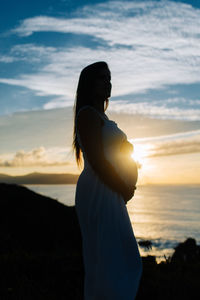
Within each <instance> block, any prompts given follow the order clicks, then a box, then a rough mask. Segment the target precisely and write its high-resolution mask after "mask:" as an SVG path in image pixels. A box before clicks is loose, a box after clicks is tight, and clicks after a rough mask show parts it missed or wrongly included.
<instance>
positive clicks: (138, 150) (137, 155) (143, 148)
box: [131, 144, 149, 165]
mask: <svg viewBox="0 0 200 300" xmlns="http://www.w3.org/2000/svg"><path fill="white" fill-rule="evenodd" d="M133 147H134V150H133V153H132V154H131V157H132V158H133V159H134V160H135V161H136V162H138V163H140V164H141V165H142V164H143V162H144V159H145V158H146V157H147V156H148V149H149V147H148V146H147V145H145V144H134V145H133Z"/></svg>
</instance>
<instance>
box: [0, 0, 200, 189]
mask: <svg viewBox="0 0 200 300" xmlns="http://www.w3.org/2000/svg"><path fill="white" fill-rule="evenodd" d="M1 4H2V5H1V10H0V19H1V27H0V173H3V174H9V175H21V174H27V173H31V172H43V173H47V172H48V173H50V172H51V173H79V172H80V170H79V169H78V168H77V167H76V164H75V159H74V155H73V153H72V148H71V143H72V130H73V111H72V106H73V103H74V98H75V91H76V86H77V82H78V77H79V74H80V71H81V69H82V68H83V67H85V66H86V65H88V64H90V63H93V62H95V61H100V60H104V61H106V62H107V63H108V65H109V67H110V70H111V75H112V86H113V89H112V97H111V98H110V105H109V107H108V110H107V112H106V113H107V115H108V116H109V118H110V119H113V120H115V121H116V123H117V124H118V126H119V127H120V128H121V129H123V130H124V132H125V133H126V134H127V136H128V139H129V141H131V142H132V143H133V145H134V148H135V159H136V160H138V161H139V163H140V165H141V168H140V170H139V183H141V184H146V183H166V184H167V183H182V184H187V183H200V1H164V0H163V1H87V0H83V1H80V0H78V1H68V0H66V1H65V0H44V1H32V0H31V1H25V0H18V1H13V0H12V1H11V0H3V1H2V3H1Z"/></svg>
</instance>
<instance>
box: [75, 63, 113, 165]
mask: <svg viewBox="0 0 200 300" xmlns="http://www.w3.org/2000/svg"><path fill="white" fill-rule="evenodd" d="M105 68H107V69H109V68H108V65H107V63H106V62H104V61H99V62H96V63H93V64H91V65H89V66H87V67H85V68H84V69H83V70H82V71H81V74H80V77H79V81H78V86H77V90H76V99H75V103H74V107H73V111H74V132H73V143H72V148H73V151H74V152H75V157H76V162H77V165H78V167H80V166H81V164H82V157H81V156H82V154H81V148H80V145H79V143H78V140H77V131H76V116H77V113H78V111H79V109H80V108H81V107H83V106H85V105H90V106H93V101H94V96H93V95H94V86H95V85H94V83H95V80H96V79H97V77H98V73H99V71H100V70H102V69H105ZM108 103H109V100H108V99H105V104H106V105H104V111H106V109H107V107H108Z"/></svg>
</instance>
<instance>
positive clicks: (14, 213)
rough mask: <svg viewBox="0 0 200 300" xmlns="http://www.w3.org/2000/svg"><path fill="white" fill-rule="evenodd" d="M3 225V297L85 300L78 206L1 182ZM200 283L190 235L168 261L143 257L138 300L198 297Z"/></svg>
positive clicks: (199, 261)
mask: <svg viewBox="0 0 200 300" xmlns="http://www.w3.org/2000/svg"><path fill="white" fill-rule="evenodd" d="M0 225H1V226H0V299H1V300H7V299H16V300H17V299H20V300H29V299H31V300H40V299H41V300H45V299H47V300H64V299H65V300H66V299H68V300H76V299H77V300H79V299H80V300H81V299H83V278H84V269H83V260H82V254H81V253H82V244H81V234H80V228H79V224H78V220H77V216H76V213H75V208H74V207H67V206H64V205H63V204H61V203H59V202H58V201H56V200H54V199H51V198H48V197H44V196H41V195H38V194H37V193H35V192H32V191H30V190H28V189H27V188H25V187H22V186H18V185H13V184H4V183H0ZM149 242H150V241H149ZM147 244H148V245H149V243H147ZM199 283H200V247H199V246H198V245H197V244H196V241H195V240H194V239H192V238H189V239H187V240H186V241H185V242H184V243H181V244H179V245H178V246H177V247H176V249H175V251H174V254H173V255H172V257H170V258H169V259H166V261H165V262H161V263H159V264H158V263H156V260H155V257H153V256H148V257H143V275H142V279H141V284H140V288H139V291H138V295H137V299H136V300H141V299H155V300H156V299H159V300H165V299H170V300H172V299H176V300H177V299H190V300H191V299H197V298H198V296H197V295H198V290H199ZM102 300H103V299H102ZM124 300H126V299H124Z"/></svg>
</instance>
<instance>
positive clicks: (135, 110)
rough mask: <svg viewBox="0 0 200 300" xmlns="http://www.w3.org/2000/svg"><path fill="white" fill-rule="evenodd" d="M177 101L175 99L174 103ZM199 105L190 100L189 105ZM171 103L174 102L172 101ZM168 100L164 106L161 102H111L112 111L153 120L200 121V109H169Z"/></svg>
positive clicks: (163, 102) (164, 101)
mask: <svg viewBox="0 0 200 300" xmlns="http://www.w3.org/2000/svg"><path fill="white" fill-rule="evenodd" d="M176 100H177V99H175V101H174V103H177V102H176ZM190 101H191V103H193V104H198V102H195V101H194V102H193V101H192V100H189V103H190ZM169 102H172V99H170V101H169ZM169 102H168V99H166V100H163V101H162V104H161V103H160V101H151V102H147V101H146V102H143V101H141V102H139V103H131V102H129V101H125V100H118V101H110V109H111V110H112V111H115V112H118V113H128V114H141V115H146V116H149V117H152V118H160V119H177V120H187V121H195V120H200V109H197V108H181V107H176V106H174V107H167V104H168V103H169Z"/></svg>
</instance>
